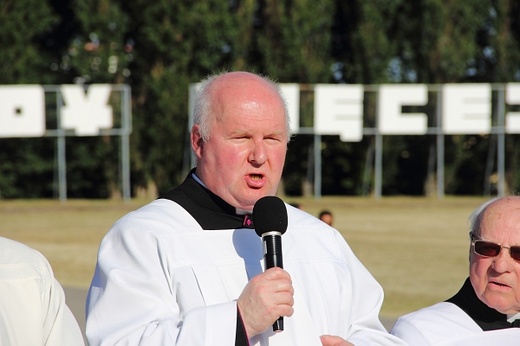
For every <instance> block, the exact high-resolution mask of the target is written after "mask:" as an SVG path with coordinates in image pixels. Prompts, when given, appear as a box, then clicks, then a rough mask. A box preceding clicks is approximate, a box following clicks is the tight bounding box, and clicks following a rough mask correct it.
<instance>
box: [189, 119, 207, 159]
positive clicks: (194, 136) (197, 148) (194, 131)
mask: <svg viewBox="0 0 520 346" xmlns="http://www.w3.org/2000/svg"><path fill="white" fill-rule="evenodd" d="M190 139H191V148H192V149H193V152H194V153H195V155H197V157H198V158H199V159H200V158H201V157H202V150H203V149H204V139H203V138H202V136H201V134H200V127H199V125H198V124H195V125H193V127H192V128H191V136H190Z"/></svg>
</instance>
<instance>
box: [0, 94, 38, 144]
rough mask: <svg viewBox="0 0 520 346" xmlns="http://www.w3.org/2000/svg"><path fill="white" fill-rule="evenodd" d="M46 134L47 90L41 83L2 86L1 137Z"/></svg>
mask: <svg viewBox="0 0 520 346" xmlns="http://www.w3.org/2000/svg"><path fill="white" fill-rule="evenodd" d="M44 134H45V92H44V90H43V87H41V86H40V85H9V86H6V85H2V86H0V138H2V137H4V138H18V137H41V136H43V135H44Z"/></svg>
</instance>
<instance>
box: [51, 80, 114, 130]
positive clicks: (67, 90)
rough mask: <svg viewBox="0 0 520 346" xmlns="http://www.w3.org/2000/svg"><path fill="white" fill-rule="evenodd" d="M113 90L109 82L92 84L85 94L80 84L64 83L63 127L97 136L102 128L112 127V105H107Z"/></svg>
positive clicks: (62, 91)
mask: <svg viewBox="0 0 520 346" xmlns="http://www.w3.org/2000/svg"><path fill="white" fill-rule="evenodd" d="M111 90H112V89H111V87H110V85H108V84H92V85H91V86H89V88H88V93H87V94H85V92H84V90H83V87H82V86H80V85H63V86H62V87H61V93H62V95H63V100H64V102H65V106H64V107H63V108H62V109H61V127H62V128H64V129H73V130H76V135H78V136H95V135H98V134H99V130H100V129H107V128H112V121H113V120H112V107H110V106H109V105H107V103H108V98H109V97H110V92H111Z"/></svg>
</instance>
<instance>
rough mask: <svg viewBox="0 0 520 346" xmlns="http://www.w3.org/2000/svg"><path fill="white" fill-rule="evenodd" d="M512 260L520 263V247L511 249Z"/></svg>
mask: <svg viewBox="0 0 520 346" xmlns="http://www.w3.org/2000/svg"><path fill="white" fill-rule="evenodd" d="M510 253H511V258H513V259H514V260H515V261H520V246H513V247H511V252H510Z"/></svg>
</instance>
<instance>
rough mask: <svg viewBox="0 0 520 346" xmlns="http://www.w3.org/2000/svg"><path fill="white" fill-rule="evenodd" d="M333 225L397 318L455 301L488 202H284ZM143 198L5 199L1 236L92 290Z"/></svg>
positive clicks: (65, 280)
mask: <svg viewBox="0 0 520 346" xmlns="http://www.w3.org/2000/svg"><path fill="white" fill-rule="evenodd" d="M286 201H287V202H297V203H300V205H301V206H302V209H304V210H305V211H307V212H309V213H311V214H313V215H317V214H318V212H319V211H320V210H321V209H324V208H327V209H330V210H331V211H332V212H333V213H334V226H335V227H336V228H338V230H339V231H340V232H341V233H342V234H343V236H344V237H345V238H346V239H347V241H348V243H349V244H350V246H351V247H352V249H353V250H354V252H355V253H356V254H357V256H358V257H359V258H360V260H361V261H362V262H363V263H364V264H365V266H366V267H367V268H368V269H369V271H370V272H371V273H372V274H373V275H374V276H375V277H376V279H377V280H378V281H379V282H380V283H381V285H382V286H383V288H384V290H385V303H384V305H383V309H382V316H388V317H397V316H399V315H401V314H403V313H406V312H408V311H412V310H415V309H418V308H421V307H423V306H427V305H430V304H432V303H435V302H438V301H440V300H444V299H446V298H449V297H450V296H451V295H453V294H454V293H455V292H456V291H457V290H458V288H459V286H460V285H461V284H462V282H463V280H464V279H465V278H466V276H467V273H468V246H469V241H468V227H467V218H468V216H469V214H470V213H471V211H472V210H473V209H475V208H476V207H477V206H478V205H479V204H480V203H482V202H483V201H485V198H483V197H445V198H444V199H442V200H438V199H437V198H431V199H430V198H408V197H406V198H405V197H395V198H394V197H391V198H390V197H385V198H381V199H378V200H376V199H374V198H372V197H341V198H340V197H323V198H321V199H319V200H314V199H302V198H292V199H291V198H287V199H286ZM147 202H148V201H146V200H132V201H128V202H122V201H98V200H96V201H91V200H88V201H87V200H69V201H67V202H59V201H54V200H52V201H51V200H24V201H0V235H2V236H5V237H8V238H12V239H16V240H18V241H21V242H23V243H25V244H27V245H29V246H31V247H34V248H36V249H37V250H39V251H40V252H42V253H43V254H44V255H45V256H46V257H47V258H48V260H49V262H50V263H51V265H52V267H53V269H54V271H55V274H56V277H57V278H58V280H59V281H60V282H61V284H62V285H64V286H73V287H81V288H87V287H88V285H89V283H90V279H91V277H92V274H93V271H94V266H95V263H96V253H97V249H98V246H99V243H100V241H101V239H102V237H103V235H104V234H105V233H106V232H107V231H108V229H109V228H110V226H111V225H112V224H113V223H114V222H115V221H116V220H117V219H118V218H120V217H121V216H123V215H124V214H126V213H127V212H129V211H131V210H134V209H136V208H138V207H139V206H141V205H143V204H145V203H147Z"/></svg>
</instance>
